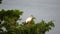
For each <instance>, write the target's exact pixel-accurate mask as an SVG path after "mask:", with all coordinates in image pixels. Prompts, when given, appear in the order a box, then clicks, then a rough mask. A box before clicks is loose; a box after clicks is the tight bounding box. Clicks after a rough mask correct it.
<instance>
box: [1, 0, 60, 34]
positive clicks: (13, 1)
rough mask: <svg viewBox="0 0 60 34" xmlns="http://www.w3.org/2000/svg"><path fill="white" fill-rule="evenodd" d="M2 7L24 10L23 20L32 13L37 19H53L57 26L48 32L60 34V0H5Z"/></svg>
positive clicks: (49, 33) (48, 33)
mask: <svg viewBox="0 0 60 34" xmlns="http://www.w3.org/2000/svg"><path fill="white" fill-rule="evenodd" d="M1 9H6V10H7V9H18V10H22V11H23V12H24V13H23V16H22V20H23V21H25V19H26V18H27V17H28V16H30V15H31V14H32V15H34V16H35V17H36V21H37V22H38V21H40V20H42V19H43V20H45V21H50V20H53V21H54V23H55V28H54V29H53V30H50V31H49V32H47V33H46V34H60V0H3V2H2V4H0V10H1Z"/></svg>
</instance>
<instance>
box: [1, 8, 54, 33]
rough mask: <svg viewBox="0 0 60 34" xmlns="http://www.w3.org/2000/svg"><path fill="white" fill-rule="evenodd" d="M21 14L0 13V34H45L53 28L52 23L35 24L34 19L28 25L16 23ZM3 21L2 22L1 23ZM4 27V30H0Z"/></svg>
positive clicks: (8, 11) (41, 22) (11, 12)
mask: <svg viewBox="0 0 60 34" xmlns="http://www.w3.org/2000/svg"><path fill="white" fill-rule="evenodd" d="M22 14H23V12H22V11H19V10H4V9H2V10H1V11H0V34H45V32H47V31H49V30H51V29H52V27H54V23H53V21H49V22H48V23H46V22H45V21H44V20H42V21H40V22H39V23H35V21H34V19H32V20H31V23H30V24H26V23H25V22H22V24H19V23H17V21H18V20H19V18H20V16H21V15H22ZM3 21H4V22H3ZM2 27H4V28H5V29H6V30H5V31H4V30H3V29H1V28H2Z"/></svg>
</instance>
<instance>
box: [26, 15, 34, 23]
mask: <svg viewBox="0 0 60 34" xmlns="http://www.w3.org/2000/svg"><path fill="white" fill-rule="evenodd" d="M33 18H34V17H33V16H32V15H31V16H30V17H28V18H27V19H26V23H30V22H31V20H32V19H33Z"/></svg>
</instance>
